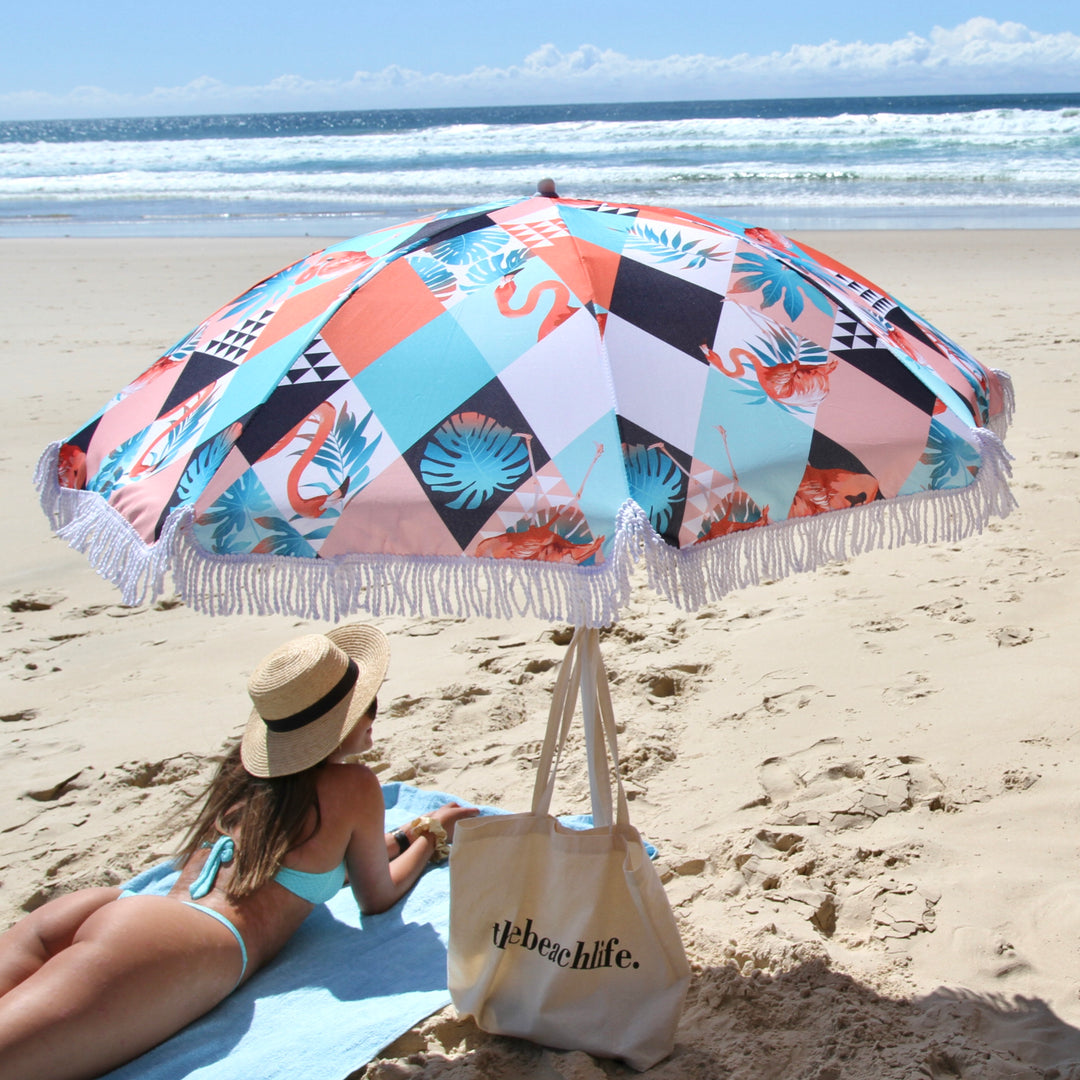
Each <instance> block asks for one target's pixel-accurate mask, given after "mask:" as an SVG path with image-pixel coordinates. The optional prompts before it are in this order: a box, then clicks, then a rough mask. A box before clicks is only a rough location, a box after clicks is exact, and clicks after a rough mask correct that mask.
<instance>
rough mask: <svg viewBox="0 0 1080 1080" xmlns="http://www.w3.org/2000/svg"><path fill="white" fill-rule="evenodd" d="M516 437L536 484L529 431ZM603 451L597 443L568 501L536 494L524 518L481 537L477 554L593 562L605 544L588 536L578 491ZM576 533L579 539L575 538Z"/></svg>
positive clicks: (550, 560)
mask: <svg viewBox="0 0 1080 1080" xmlns="http://www.w3.org/2000/svg"><path fill="white" fill-rule="evenodd" d="M518 437H519V438H521V439H524V440H525V443H526V446H527V447H528V450H529V465H530V468H531V471H532V480H533V483H534V484H535V485H536V486H537V487H539V485H538V483H537V476H536V466H535V463H534V461H533V454H532V438H533V437H532V435H528V434H523V435H520V436H518ZM603 453H604V447H603V444H602V443H597V444H596V454H595V455H594V456H593V459H592V462H591V463H590V464H589V467H588V469H586V470H585V476H584V478H583V479H582V481H581V485H580V487H578V489H577V491H575V492H574V495H573V497H572V498H571V499H570V500H569V501H568V502H565V503H562V504H560V505H558V506H552V505H551V503H550V500H549V498H548V497H547V496H545V495H543V494H537V496H536V499H535V500H534V503H533V508H532V512H531V513H530V514H529V515H528V516H527V517H525V518H522V519H521V521H519V522H518V523H517V525H516V526H515V527H513V528H511V529H508V530H507V531H506V532H504V533H501V534H500V535H498V536H489V537H487V538H485V539H483V540H481V541H480V543H479V544H477V545H476V554H477V555H479V556H480V557H481V558H485V557H488V558H492V559H531V560H535V561H537V562H549V563H574V564H575V565H577V566H581V565H583V564H587V563H592V562H595V561H596V560H597V556H598V555H599V553H600V549H601V548H602V547H603V545H604V537H603V536H598V537H596V538H595V539H594V538H592V537H591V535H590V533H589V528H588V524H587V522H586V520H585V517H584V515H583V514H582V513H581V494H582V492H583V491H584V490H585V485H586V484H587V483H588V482H589V476H590V474H591V473H592V471H593V468H594V467H595V465H596V463H597V461H599V460H600V457H601V455H602V454H603ZM541 504H543V505H541ZM575 536H582V538H581V539H575Z"/></svg>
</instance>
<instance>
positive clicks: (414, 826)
mask: <svg viewBox="0 0 1080 1080" xmlns="http://www.w3.org/2000/svg"><path fill="white" fill-rule="evenodd" d="M405 831H406V832H411V833H412V835H413V836H430V837H431V839H432V840H434V841H435V851H434V852H433V855H434V857H435V859H436V860H437V861H442V860H443V859H445V858H448V857H449V855H450V841H449V838H448V837H447V835H446V830H445V829H444V828H443V826H442V822H441V821H436V820H435V819H434V818H433V817H428V816H427V814H424V815H423V816H422V817H418V818H415V819H414V820H413V821H410V822H409V824H408V825H406V826H405Z"/></svg>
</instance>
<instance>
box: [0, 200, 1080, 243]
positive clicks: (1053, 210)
mask: <svg viewBox="0 0 1080 1080" xmlns="http://www.w3.org/2000/svg"><path fill="white" fill-rule="evenodd" d="M572 197H577V196H572ZM582 197H585V196H582ZM446 209H453V208H452V207H447V206H444V205H441V204H440V205H438V206H429V207H425V206H402V207H377V208H374V209H365V210H350V211H347V210H341V211H326V212H318V213H311V214H304V213H295V212H281V213H269V214H266V213H254V214H249V213H236V212H230V211H226V210H222V211H220V212H215V213H206V214H201V215H191V216H188V215H183V216H181V215H175V216H174V215H170V214H169V213H168V212H164V211H163V212H162V213H161V214H160V215H155V214H149V215H145V214H143V213H136V212H130V213H128V214H126V215H125V216H122V217H119V218H117V219H115V220H114V219H107V220H101V219H94V218H81V217H78V216H76V215H75V214H69V213H66V212H57V213H42V214H34V213H31V212H23V213H21V214H19V215H9V216H5V215H3V214H2V213H0V240H49V239H94V240H120V239H123V240H155V239H156V240H162V239H177V238H187V239H199V240H235V239H285V238H290V237H303V236H310V237H320V236H337V237H339V238H341V239H345V238H347V237H350V236H360V235H363V234H365V233H369V232H376V231H378V230H380V229H384V228H389V227H391V226H393V225H398V224H401V223H402V222H406V221H411V220H414V219H416V218H419V217H424V216H427V215H428V214H436V213H440V212H442V211H443V210H446ZM683 209H684V210H686V211H688V212H689V213H692V214H697V215H699V216H701V217H706V218H718V219H725V218H726V219H729V220H734V221H741V222H746V223H750V224H754V225H758V226H764V227H767V228H771V229H775V230H777V231H778V232H785V233H786V232H842V233H844V232H866V231H870V232H875V233H877V232H939V231H940V232H950V231H958V232H987V231H988V232H1009V233H1015V232H1023V231H1035V232H1040V231H1044V230H1059V229H1068V230H1072V229H1080V208H1077V207H1041V206H1022V207H1004V206H991V205H987V206H976V207H972V206H963V207H954V206H926V207H921V208H919V209H918V210H917V211H912V209H911V208H910V207H904V206H880V207H873V206H863V207H844V206H836V207H825V206H819V207H812V208H811V207H786V206H740V205H733V206H699V207H695V206H684V207H683Z"/></svg>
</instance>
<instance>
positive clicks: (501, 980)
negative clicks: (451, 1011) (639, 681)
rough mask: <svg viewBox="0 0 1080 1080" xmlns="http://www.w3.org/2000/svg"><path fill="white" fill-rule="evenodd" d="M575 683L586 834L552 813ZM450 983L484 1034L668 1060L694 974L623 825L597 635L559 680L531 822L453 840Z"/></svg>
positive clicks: (641, 854) (649, 870)
mask: <svg viewBox="0 0 1080 1080" xmlns="http://www.w3.org/2000/svg"><path fill="white" fill-rule="evenodd" d="M579 685H584V687H585V692H584V693H583V695H582V709H583V712H584V718H585V736H586V747H587V756H588V761H589V782H590V790H591V797H592V814H593V822H594V824H595V827H594V828H591V829H587V830H585V831H575V830H573V829H568V828H566V827H564V826H562V825H560V824H559V822H558V821H557V820H556V819H555V818H553V817H552V816H550V814H549V813H548V810H549V808H550V805H551V796H552V792H553V790H554V784H555V775H556V772H557V769H558V761H559V757H560V756H561V752H562V749H563V746H564V744H565V741H566V736H567V732H568V731H569V727H570V722H571V719H572V717H573V714H574V708H575V704H576V698H577V694H578V688H579ZM609 755H610V759H611V763H612V765H613V766H614V777H615V787H616V793H617V795H616V800H615V806H614V819H613V816H612V810H613V807H612V792H611V773H610V772H609V766H608V756H609ZM448 974H449V983H450V995H451V997H452V999H453V1002H454V1005H455V1006H456V1008H457V1010H458V1012H459V1013H461V1014H462V1015H471V1016H472V1017H473V1018H474V1019H475V1021H476V1023H477V1025H478V1026H479V1027H480V1028H482V1029H483V1030H484V1031H489V1032H493V1033H495V1034H500V1035H516V1036H520V1037H522V1038H526V1039H531V1040H532V1041H534V1042H537V1043H541V1044H543V1045H545V1046H551V1047H557V1048H560V1049H566V1050H585V1051H588V1052H589V1053H591V1054H596V1055H598V1056H600V1057H612V1058H620V1059H622V1060H623V1061H625V1062H626V1063H627V1064H629V1065H631V1066H633V1067H634V1068H636V1069H647V1068H649V1066H651V1065H654V1064H655V1063H656V1062H657V1061H659V1060H660V1059H661V1058H663V1057H665V1056H666V1055H667V1054H668V1053H670V1051H671V1048H672V1045H673V1043H674V1036H675V1028H676V1025H677V1024H678V1020H679V1015H680V1013H681V1011H682V1004H683V999H684V997H685V995H686V989H687V986H688V984H689V981H690V968H689V965H688V964H687V961H686V954H685V953H684V951H683V947H682V941H681V940H680V938H679V932H678V929H677V928H676V925H675V919H674V916H673V915H672V912H671V905H670V904H669V903H668V899H667V895H666V894H665V893H664V889H663V886H662V885H661V884H660V879H659V877H658V876H657V873H656V870H655V868H654V867H653V865H652V863H651V862H650V861H649V858H648V855H647V854H646V852H645V847H644V845H643V843H642V841H641V837H640V835H639V834H638V831H637V830H636V829H635V828H634V827H633V826H632V825H631V824H630V817H629V812H628V808H627V801H626V794H625V792H624V791H623V786H622V781H621V779H620V778H619V772H618V751H617V745H616V738H615V722H614V717H613V715H612V710H611V697H610V692H609V689H608V684H607V676H606V674H605V672H604V667H603V662H602V660H601V658H600V644H599V634H598V632H597V631H596V630H587V629H584V628H579V629H578V631H577V632H576V634H575V636H574V640H573V641H572V642H571V645H570V647H569V649H568V653H567V656H566V659H565V660H564V661H563V665H562V668H561V670H560V672H559V678H558V680H557V682H556V687H555V693H554V697H553V700H552V706H551V715H550V718H549V721H548V729H547V735H546V737H545V740H544V746H543V749H542V751H541V755H540V762H539V765H538V768H537V775H536V783H535V787H534V790H533V803H532V812H531V813H527V814H506V815H497V816H492V817H480V818H470V819H467V820H464V821H459V822H458V824H457V826H456V828H455V831H454V843H453V845H452V846H451V855H450V948H449V957H448Z"/></svg>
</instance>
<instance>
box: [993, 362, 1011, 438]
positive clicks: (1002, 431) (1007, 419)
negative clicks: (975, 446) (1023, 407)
mask: <svg viewBox="0 0 1080 1080" xmlns="http://www.w3.org/2000/svg"><path fill="white" fill-rule="evenodd" d="M991 370H992V371H993V373H994V374H995V375H996V376H997V377H998V379H999V381H1000V382H1001V397H1002V401H1003V406H1002V410H1001V412H1000V413H998V415H997V416H992V417H991V418H990V422H989V424H988V425H987V426H988V427H989V428H990V430H991V431H992V432H993V433H994V434H995V435H996V436H997V437H998V438H999V439H1001V440H1002V441H1003V442H1004V440H1005V436H1006V434H1007V433H1008V431H1009V428H1010V427H1011V426H1012V422H1013V416H1014V415H1015V414H1016V391H1015V390H1014V389H1013V381H1012V376H1011V375H1010V374H1009V373H1008V372H1007V371H1002V370H1001V369H1000V368H992V369H991Z"/></svg>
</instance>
